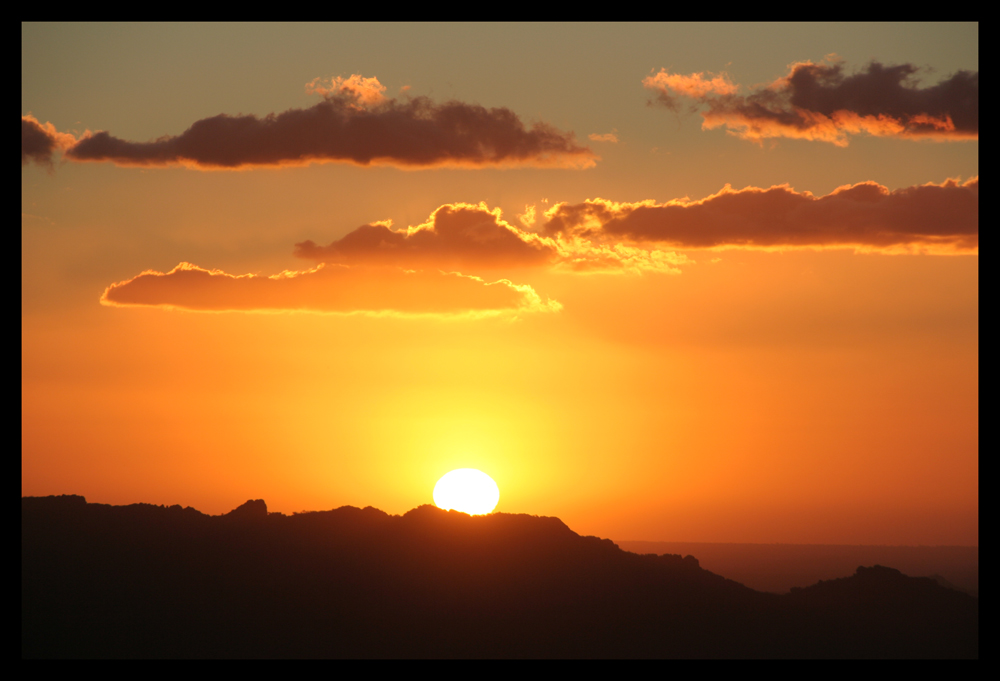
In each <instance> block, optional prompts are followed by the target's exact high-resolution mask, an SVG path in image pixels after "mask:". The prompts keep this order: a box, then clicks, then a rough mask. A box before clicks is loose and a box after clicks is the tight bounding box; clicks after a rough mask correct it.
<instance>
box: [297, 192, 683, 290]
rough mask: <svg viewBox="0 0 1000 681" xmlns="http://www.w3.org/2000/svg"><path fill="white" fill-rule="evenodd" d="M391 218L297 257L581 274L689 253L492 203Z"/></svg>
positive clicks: (650, 264)
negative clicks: (571, 227)
mask: <svg viewBox="0 0 1000 681" xmlns="http://www.w3.org/2000/svg"><path fill="white" fill-rule="evenodd" d="M391 225H392V223H391V221H384V222H374V223H370V224H367V225H362V226H361V227H358V228H357V229H355V230H354V231H352V232H350V233H348V234H347V235H345V236H343V237H342V238H340V239H338V240H337V241H334V242H333V243H330V244H328V245H326V246H320V245H317V244H316V243H314V242H312V241H304V242H302V243H298V244H296V245H295V255H296V256H298V257H300V258H305V259H308V260H314V261H317V262H326V263H339V264H347V265H352V264H365V265H375V264H378V265H389V264H391V265H396V266H400V267H439V268H446V269H451V268H455V269H461V270H462V271H474V272H481V271H490V270H498V269H511V268H522V267H540V266H553V267H557V268H561V269H569V270H574V271H578V272H622V271H660V272H674V273H676V272H677V271H678V270H677V269H676V266H677V265H679V264H683V263H685V262H687V258H686V257H684V256H683V255H677V254H675V253H664V252H658V251H649V250H644V249H641V248H636V247H633V246H626V245H607V244H600V245H598V244H591V243H586V242H582V241H580V240H578V239H575V238H572V237H570V238H563V239H556V238H553V237H552V236H543V235H540V234H536V233H534V232H529V231H526V230H523V229H520V228H519V227H517V226H515V225H512V224H510V223H508V222H506V221H505V220H504V219H503V217H502V214H501V211H500V209H499V208H495V209H492V210H491V209H490V208H489V207H488V206H487V205H486V204H484V203H480V204H478V205H477V204H469V203H454V204H445V205H443V206H441V207H439V208H438V209H437V210H435V211H434V212H433V213H431V215H430V217H429V218H428V219H427V222H424V223H422V224H420V225H417V226H415V227H408V228H406V229H405V230H394V229H392V226H391Z"/></svg>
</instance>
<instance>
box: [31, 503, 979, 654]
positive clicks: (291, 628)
mask: <svg viewBox="0 0 1000 681" xmlns="http://www.w3.org/2000/svg"><path fill="white" fill-rule="evenodd" d="M978 612H979V611H978V601H977V599H974V598H972V597H970V596H968V595H966V594H962V593H959V592H956V591H953V590H949V589H945V588H943V587H941V586H940V585H939V584H937V583H936V582H935V581H934V580H932V579H921V578H912V577H907V576H905V575H903V574H901V573H900V572H899V571H898V570H894V569H891V568H884V567H880V566H876V567H871V568H864V567H862V568H858V570H857V571H856V572H855V574H854V575H852V576H850V577H845V578H843V579H836V580H831V581H826V582H821V583H818V584H816V585H813V586H810V587H807V588H804V589H797V590H794V591H793V592H792V593H790V594H788V595H786V596H778V595H774V594H766V593H760V592H756V591H753V590H752V589H749V588H747V587H745V586H743V585H741V584H738V583H736V582H733V581H731V580H727V579H724V578H723V577H720V576H718V575H715V574H713V573H711V572H708V571H707V570H704V569H702V568H701V567H700V566H699V564H698V561H697V560H696V559H695V558H693V557H691V556H688V557H681V556H679V555H667V556H654V555H637V554H633V553H629V552H626V551H622V550H621V549H619V548H618V547H617V546H616V545H615V544H614V543H613V542H611V541H610V540H607V539H598V538H596V537H581V536H579V535H577V534H576V533H574V532H573V531H572V530H570V529H569V528H568V527H567V526H566V525H565V524H564V523H563V522H562V521H560V520H559V519H558V518H550V517H537V516H530V515H517V514H506V513H498V514H492V515H488V516H467V515H464V514H461V513H457V512H454V511H452V512H446V511H442V510H440V509H437V508H435V507H433V506H421V507H418V508H415V509H413V510H411V511H409V512H408V513H406V514H404V515H402V516H391V515H388V514H386V513H384V512H382V511H379V510H378V509H375V508H372V507H368V508H364V509H360V508H354V507H349V506H345V507H342V508H339V509H335V510H331V511H320V512H312V513H302V514H296V515H292V516H285V515H282V514H278V513H268V512H267V506H266V504H265V503H264V502H263V501H262V500H251V501H248V502H247V503H246V504H244V505H242V506H240V507H239V508H237V509H235V510H234V511H233V512H230V513H228V514H225V515H222V516H208V515H205V514H202V513H200V512H199V511H197V510H195V509H192V508H190V507H188V508H181V507H180V506H172V507H162V506H153V505H149V504H133V505H130V506H108V505H103V504H88V503H86V500H85V499H84V498H83V497H78V496H62V497H24V498H22V499H21V654H22V657H25V658H43V657H50V658H52V657H59V658H81V657H147V658H148V657H157V658H198V657H262V658H271V657H672V658H679V657H696V658H711V657H722V658H733V657H735V658H754V657H824V658H826V657H846V658H859V657H860V658H865V657H889V658H910V657H928V658H947V657H966V658H975V657H978V654H979V647H978V646H979V634H978V626H979V624H978V623H979V614H978Z"/></svg>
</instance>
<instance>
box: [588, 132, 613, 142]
mask: <svg viewBox="0 0 1000 681" xmlns="http://www.w3.org/2000/svg"><path fill="white" fill-rule="evenodd" d="M616 133H617V131H615V132H605V133H603V134H598V133H596V132H592V133H590V134H589V135H587V139H589V140H591V141H593V142H611V143H612V144H618V135H617V134H616Z"/></svg>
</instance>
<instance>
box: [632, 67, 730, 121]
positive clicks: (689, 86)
mask: <svg viewBox="0 0 1000 681" xmlns="http://www.w3.org/2000/svg"><path fill="white" fill-rule="evenodd" d="M709 75H710V76H711V78H705V73H704V72H700V73H692V74H691V75H690V76H682V75H681V74H679V73H667V71H666V69H660V72H659V73H657V74H655V75H652V76H647V77H646V78H643V80H642V84H643V86H645V87H646V88H648V89H650V90H656V92H657V99H658V100H659V102H660V104H663V105H664V106H666V107H667V108H668V109H671V110H673V111H676V110H677V108H678V104H677V95H681V96H684V97H692V98H694V99H701V98H704V97H707V96H708V95H732V94H736V90H737V89H738V86H736V85H733V84H732V82H730V80H729V76H728V74H725V73H721V74H718V75H712V74H709Z"/></svg>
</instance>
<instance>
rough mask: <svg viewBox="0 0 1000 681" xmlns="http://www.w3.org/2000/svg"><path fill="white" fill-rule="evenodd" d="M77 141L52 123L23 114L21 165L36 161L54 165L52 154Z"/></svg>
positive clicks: (41, 163)
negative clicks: (42, 121) (58, 129)
mask: <svg viewBox="0 0 1000 681" xmlns="http://www.w3.org/2000/svg"><path fill="white" fill-rule="evenodd" d="M75 142H76V138H75V137H73V135H70V134H69V133H65V132H59V131H57V130H56V128H55V126H54V125H52V124H51V123H41V122H39V120H38V119H37V118H35V117H34V116H32V115H30V114H29V115H27V116H21V165H22V166H26V165H28V162H29V161H34V162H35V163H38V164H39V165H44V166H49V167H51V166H52V156H53V154H54V153H55V152H56V151H57V150H60V149H66V148H67V147H69V146H71V145H73V144H74V143H75Z"/></svg>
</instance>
